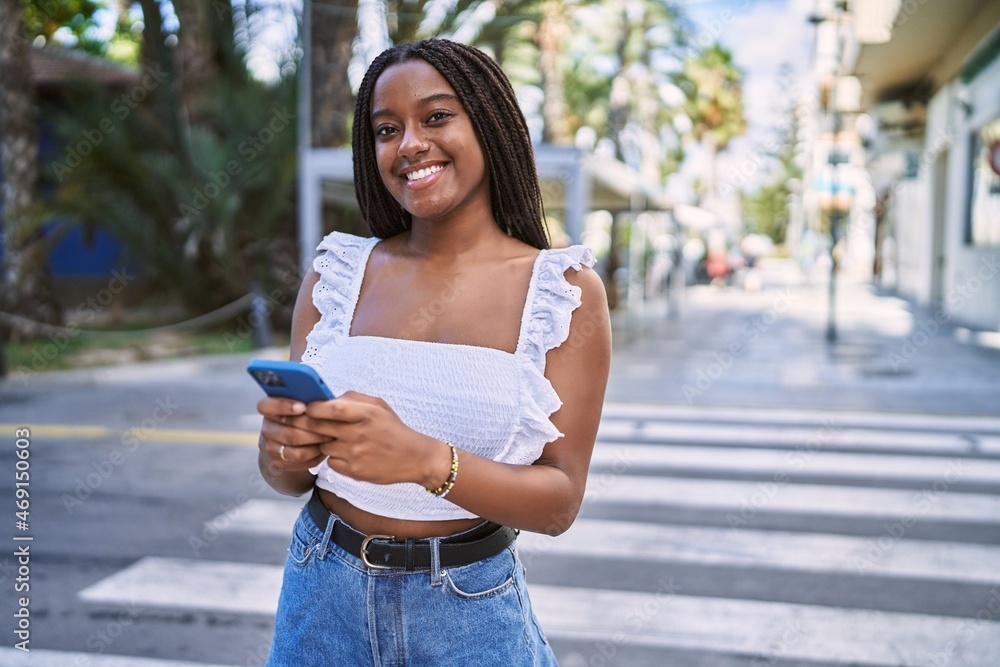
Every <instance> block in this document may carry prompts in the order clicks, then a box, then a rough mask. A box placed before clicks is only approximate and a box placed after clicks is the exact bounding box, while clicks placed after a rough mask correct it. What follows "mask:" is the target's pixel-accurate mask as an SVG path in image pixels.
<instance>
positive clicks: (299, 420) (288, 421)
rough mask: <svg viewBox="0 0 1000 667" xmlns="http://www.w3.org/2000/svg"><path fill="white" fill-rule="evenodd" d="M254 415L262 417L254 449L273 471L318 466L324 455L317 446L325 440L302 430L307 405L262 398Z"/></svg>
mask: <svg viewBox="0 0 1000 667" xmlns="http://www.w3.org/2000/svg"><path fill="white" fill-rule="evenodd" d="M257 412H259V413H260V414H262V415H264V423H263V424H262V425H261V428H260V440H258V441H257V446H258V448H259V449H260V454H261V457H262V459H263V460H264V461H266V462H267V464H268V466H269V467H270V468H271V470H272V471H274V472H296V471H302V470H307V469H309V468H311V467H313V466H316V465H319V463H320V461H322V460H323V458H324V456H325V454H323V453H322V451H321V450H320V445H322V444H324V443H325V442H327V441H329V438H328V437H324V436H321V435H317V434H315V433H310V432H309V431H307V430H303V429H302V424H304V423H305V422H307V421H308V419H309V418H308V417H306V416H305V412H306V406H305V404H303V403H302V402H300V401H293V400H290V399H287V398H270V397H268V398H263V399H261V400H260V401H259V402H258V403H257Z"/></svg>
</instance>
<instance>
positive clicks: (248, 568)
mask: <svg viewBox="0 0 1000 667" xmlns="http://www.w3.org/2000/svg"><path fill="white" fill-rule="evenodd" d="M281 575H282V568H281V567H279V566H274V565H254V564H251V563H229V562H222V561H201V560H185V559H182V558H160V557H156V556H150V557H146V558H142V559H140V560H138V561H136V562H135V563H134V564H132V565H131V566H129V567H127V568H125V569H124V570H120V571H118V572H116V573H115V574H112V575H111V576H109V577H106V578H104V579H102V580H100V581H98V582H97V583H95V584H93V585H91V586H88V587H87V588H85V589H83V590H82V591H80V593H79V596H80V598H81V599H82V600H85V601H87V602H111V603H132V602H137V603H141V604H142V605H144V606H145V605H150V606H157V607H168V608H190V609H213V610H216V611H226V612H235V613H244V614H273V613H274V610H275V609H276V608H277V606H278V593H279V591H280V590H281Z"/></svg>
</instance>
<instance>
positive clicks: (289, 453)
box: [271, 443, 325, 469]
mask: <svg viewBox="0 0 1000 667" xmlns="http://www.w3.org/2000/svg"><path fill="white" fill-rule="evenodd" d="M271 457H272V460H274V461H275V462H279V463H280V464H281V465H282V466H283V467H285V468H290V469H304V468H310V467H312V466H314V465H318V464H319V462H320V461H322V460H323V459H324V458H325V457H324V456H323V454H322V452H320V449H319V446H318V445H282V444H278V443H273V450H272V452H271Z"/></svg>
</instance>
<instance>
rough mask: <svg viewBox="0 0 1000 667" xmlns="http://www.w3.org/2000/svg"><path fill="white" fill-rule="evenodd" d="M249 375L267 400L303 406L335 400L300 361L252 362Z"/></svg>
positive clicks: (324, 384) (248, 370) (310, 369)
mask: <svg viewBox="0 0 1000 667" xmlns="http://www.w3.org/2000/svg"><path fill="white" fill-rule="evenodd" d="M247 372H248V373H250V375H251V376H252V377H253V379H254V380H256V381H257V384H259V385H260V386H261V388H262V389H263V390H264V392H265V393H267V395H268V396H274V397H276V398H291V399H294V400H297V401H302V402H303V403H312V402H313V401H327V400H330V399H331V398H334V395H333V392H331V391H330V388H329V387H327V386H326V383H324V382H323V378H321V377H320V376H319V375H318V374H317V373H316V371H314V370H313V369H312V368H310V367H309V366H306V365H305V364H303V363H299V362H297V361H271V360H268V359H251V360H250V363H249V364H247Z"/></svg>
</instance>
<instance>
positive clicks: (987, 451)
mask: <svg viewBox="0 0 1000 667" xmlns="http://www.w3.org/2000/svg"><path fill="white" fill-rule="evenodd" d="M597 437H598V440H599V441H616V442H617V441H623V440H624V441H628V442H636V443H640V442H651V443H665V442H672V443H677V444H682V445H709V446H712V445H715V446H719V447H725V448H729V447H760V448H764V449H766V448H774V447H784V448H786V449H787V448H792V449H801V450H810V451H814V450H816V449H823V450H826V451H830V450H843V449H849V450H852V451H857V450H862V451H864V450H871V451H873V452H882V451H899V452H927V453H938V454H945V453H947V454H955V455H989V456H995V455H997V454H1000V445H997V444H996V442H1000V438H987V439H984V438H982V437H978V436H975V437H973V436H963V435H958V434H955V433H910V432H903V431H882V430H864V429H856V428H840V427H837V426H828V427H798V426H790V427H776V426H771V425H762V426H752V427H748V426H745V425H728V424H685V423H677V424H674V423H665V422H633V421H627V422H613V421H609V422H602V423H601V425H600V428H599V430H598V432H597ZM969 438H972V439H971V440H970V439H969Z"/></svg>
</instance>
